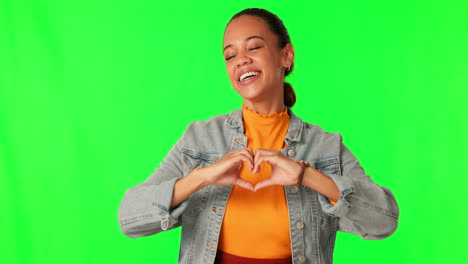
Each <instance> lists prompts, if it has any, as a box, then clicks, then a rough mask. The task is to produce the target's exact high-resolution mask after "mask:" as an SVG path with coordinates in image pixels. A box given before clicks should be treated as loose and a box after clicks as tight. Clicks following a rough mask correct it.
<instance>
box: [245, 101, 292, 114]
mask: <svg viewBox="0 0 468 264" xmlns="http://www.w3.org/2000/svg"><path fill="white" fill-rule="evenodd" d="M243 104H244V105H245V106H246V107H247V108H249V109H251V110H254V111H256V112H258V113H259V114H262V115H270V114H273V113H281V112H283V111H284V108H285V105H284V102H283V101H281V102H252V101H249V100H244V102H243Z"/></svg>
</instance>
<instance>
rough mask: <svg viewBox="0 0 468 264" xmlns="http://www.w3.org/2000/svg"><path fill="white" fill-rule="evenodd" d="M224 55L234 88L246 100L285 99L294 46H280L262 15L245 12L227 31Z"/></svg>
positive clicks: (232, 22) (224, 41)
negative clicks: (286, 77)
mask: <svg viewBox="0 0 468 264" xmlns="http://www.w3.org/2000/svg"><path fill="white" fill-rule="evenodd" d="M223 55H224V59H225V62H226V69H227V73H228V76H229V79H230V81H231V84H232V87H233V88H234V89H235V90H236V91H237V92H238V93H239V94H240V95H241V96H242V98H243V99H244V103H245V101H246V100H247V101H250V102H257V101H265V100H266V101H269V100H281V102H282V100H283V80H284V69H285V68H287V67H288V66H290V65H291V63H292V59H293V51H292V47H291V45H289V44H288V45H286V47H284V48H280V47H279V45H278V37H277V36H276V35H275V34H274V33H273V32H271V31H270V29H269V27H268V24H267V23H266V22H265V21H264V20H263V19H262V18H259V17H256V16H250V15H243V16H240V17H237V18H235V19H233V20H232V21H231V23H229V25H228V26H227V28H226V31H225V33H224V40H223Z"/></svg>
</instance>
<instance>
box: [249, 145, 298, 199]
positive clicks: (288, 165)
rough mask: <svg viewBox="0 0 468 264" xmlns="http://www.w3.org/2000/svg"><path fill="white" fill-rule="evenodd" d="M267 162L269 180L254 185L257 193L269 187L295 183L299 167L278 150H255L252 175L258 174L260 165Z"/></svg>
mask: <svg viewBox="0 0 468 264" xmlns="http://www.w3.org/2000/svg"><path fill="white" fill-rule="evenodd" d="M263 162H267V163H268V164H270V165H271V176H270V178H268V179H266V180H263V181H261V182H259V183H257V184H256V185H255V188H254V191H255V192H256V191H258V190H260V189H263V188H265V187H268V186H271V185H293V184H296V183H297V180H298V178H299V173H300V171H301V165H299V164H298V163H297V162H295V161H293V160H291V159H289V158H287V157H285V156H284V155H283V154H282V153H281V152H280V151H279V150H270V149H257V151H256V153H255V157H254V169H253V172H254V173H258V172H260V165H261V164H262V163H263Z"/></svg>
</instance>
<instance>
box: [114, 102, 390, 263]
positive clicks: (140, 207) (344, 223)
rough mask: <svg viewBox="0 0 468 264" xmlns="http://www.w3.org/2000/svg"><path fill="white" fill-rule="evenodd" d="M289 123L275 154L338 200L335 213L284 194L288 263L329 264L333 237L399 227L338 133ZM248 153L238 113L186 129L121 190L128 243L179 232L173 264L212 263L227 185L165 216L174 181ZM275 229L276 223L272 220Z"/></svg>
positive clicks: (290, 191)
mask: <svg viewBox="0 0 468 264" xmlns="http://www.w3.org/2000/svg"><path fill="white" fill-rule="evenodd" d="M288 113H289V115H290V123H289V129H288V132H287V135H286V137H285V139H284V140H285V143H286V147H285V148H283V149H282V150H281V152H282V153H283V154H284V155H285V156H287V157H289V158H290V159H292V160H305V161H308V162H310V164H311V166H313V167H315V168H317V169H319V170H320V171H321V172H322V173H323V174H325V175H327V176H328V177H330V178H331V179H332V180H333V181H334V182H335V184H336V185H337V186H338V188H339V190H340V192H341V197H340V199H339V200H338V201H337V202H336V204H335V205H331V204H330V203H329V200H328V199H327V198H326V197H325V196H323V195H322V194H320V193H318V192H316V191H314V190H313V189H311V188H308V187H306V186H301V187H299V188H298V187H297V186H295V185H292V186H284V192H285V196H286V201H287V207H288V214H289V223H290V238H291V251H292V260H293V263H294V264H299V263H311V264H312V263H314V264H316V263H332V255H333V248H334V244H335V237H336V232H337V231H338V230H340V231H344V232H349V233H353V234H357V235H359V236H360V237H362V238H364V239H383V238H385V237H387V236H389V235H391V234H392V233H393V232H394V231H395V229H396V227H397V223H398V216H399V209H398V206H397V203H396V201H395V198H394V196H393V195H392V193H391V192H390V190H389V189H387V188H385V187H382V186H379V185H377V184H375V183H374V182H373V181H372V180H371V179H370V178H369V176H368V175H366V174H365V172H364V169H363V168H362V167H361V166H360V164H359V162H358V160H357V159H356V157H355V156H354V155H353V154H352V153H351V152H350V151H349V150H348V148H347V147H346V146H345V145H344V144H343V143H342V136H341V134H340V133H327V132H325V131H324V130H323V129H322V128H321V127H319V126H317V125H313V124H309V123H305V122H303V121H302V120H301V119H300V118H299V117H297V116H296V115H295V114H294V113H293V112H292V111H291V109H289V108H288ZM246 146H247V137H246V136H245V135H244V127H243V122H242V109H237V110H234V111H232V113H231V114H229V115H219V116H215V117H212V118H210V119H209V120H207V121H196V122H193V123H191V124H190V125H189V126H188V127H187V130H186V131H185V133H184V134H183V136H182V137H181V138H180V139H179V140H178V141H177V143H176V144H175V145H174V146H173V147H172V149H171V150H170V151H169V153H168V154H167V156H166V157H165V159H164V161H163V162H162V163H161V164H160V167H159V168H156V170H155V171H154V172H153V173H152V174H151V175H150V176H149V178H148V179H147V180H146V181H144V182H142V183H140V184H138V185H137V186H135V187H132V188H130V189H128V190H127V192H126V193H125V196H124V198H123V200H122V202H121V204H120V206H119V212H118V217H119V223H120V228H121V230H122V232H123V233H124V234H125V235H127V236H128V237H131V238H137V237H141V236H149V235H153V234H157V233H159V232H162V231H166V230H170V229H173V228H176V227H179V226H182V238H181V245H180V253H179V262H178V263H183V264H189V263H196V264H205V263H206V264H212V263H214V259H215V255H216V251H217V245H218V238H219V234H220V229H221V224H222V222H223V216H224V212H225V209H226V203H227V201H228V199H229V195H230V192H231V190H232V185H226V186H206V187H204V188H202V189H200V190H198V191H197V192H195V193H193V194H192V195H191V196H190V197H189V198H187V199H186V200H184V201H183V202H182V203H180V204H179V205H178V206H176V207H175V208H173V209H170V204H171V200H172V193H173V190H174V185H175V183H176V181H177V180H178V179H180V178H182V177H184V176H186V175H188V174H189V173H190V172H191V171H192V170H193V169H194V168H197V167H206V166H209V165H210V164H212V163H213V162H215V161H217V160H218V159H220V158H221V157H223V156H224V155H225V154H227V153H228V152H230V151H233V150H239V149H242V148H245V147H246ZM272 221H274V219H272Z"/></svg>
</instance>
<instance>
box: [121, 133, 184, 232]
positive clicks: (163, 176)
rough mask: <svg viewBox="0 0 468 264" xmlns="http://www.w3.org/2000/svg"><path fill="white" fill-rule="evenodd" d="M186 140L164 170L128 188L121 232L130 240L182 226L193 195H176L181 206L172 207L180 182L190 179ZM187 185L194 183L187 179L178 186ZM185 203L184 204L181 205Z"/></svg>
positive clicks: (164, 164) (166, 161) (171, 154)
mask: <svg viewBox="0 0 468 264" xmlns="http://www.w3.org/2000/svg"><path fill="white" fill-rule="evenodd" d="M182 141H183V137H182V138H181V139H179V141H178V142H177V143H176V144H175V145H174V146H173V147H172V149H171V150H170V151H169V153H168V154H167V156H166V157H165V159H164V161H163V162H161V165H160V167H159V168H157V169H156V170H155V171H154V173H153V174H151V176H150V177H149V178H148V179H147V180H146V181H144V182H142V183H140V184H138V185H137V186H135V187H132V188H130V189H128V190H127V192H126V193H125V196H124V198H123V200H122V202H121V204H120V206H119V210H118V217H119V223H120V228H121V231H122V232H123V233H124V234H125V235H127V236H128V237H131V238H137V237H141V236H148V235H152V234H156V233H159V232H161V231H164V230H169V229H172V228H175V227H178V226H180V215H181V214H182V213H183V212H184V210H185V209H186V207H187V205H188V200H184V199H185V198H186V197H188V196H189V194H188V193H187V192H185V194H184V195H182V196H179V195H176V196H174V199H175V201H176V202H177V206H171V205H173V203H172V202H173V191H174V187H175V185H176V182H178V180H179V179H181V178H182V179H183V178H184V176H187V175H185V174H186V173H187V172H184V171H183V168H182V166H183V160H182V152H181V145H182ZM188 175H190V174H188ZM191 178H192V177H190V179H191ZM185 182H190V180H184V181H183V182H182V183H179V184H178V185H179V186H180V185H183V183H185ZM190 191H193V189H192V190H190ZM182 198H184V199H182ZM182 200H184V201H183V202H181V203H180V201H182ZM179 203H180V204H179Z"/></svg>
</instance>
